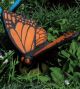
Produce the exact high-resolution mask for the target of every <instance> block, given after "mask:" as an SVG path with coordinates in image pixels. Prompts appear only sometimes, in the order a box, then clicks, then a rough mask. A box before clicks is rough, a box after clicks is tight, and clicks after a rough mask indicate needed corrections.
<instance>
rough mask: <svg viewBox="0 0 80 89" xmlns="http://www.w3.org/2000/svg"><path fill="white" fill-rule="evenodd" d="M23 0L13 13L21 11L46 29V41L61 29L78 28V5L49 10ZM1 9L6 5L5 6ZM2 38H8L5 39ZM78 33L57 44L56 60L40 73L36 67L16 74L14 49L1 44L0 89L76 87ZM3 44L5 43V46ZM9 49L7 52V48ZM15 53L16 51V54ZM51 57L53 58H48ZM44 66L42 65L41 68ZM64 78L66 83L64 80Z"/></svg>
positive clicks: (1, 31)
mask: <svg viewBox="0 0 80 89" xmlns="http://www.w3.org/2000/svg"><path fill="white" fill-rule="evenodd" d="M24 4H25V3H23V4H22V5H21V6H20V7H19V8H18V10H17V11H16V12H17V13H24V14H25V15H26V17H27V18H32V19H34V20H35V21H36V22H37V23H38V25H39V26H42V27H43V28H45V29H46V31H47V32H48V40H49V41H50V42H51V41H53V40H55V39H56V38H58V37H59V36H60V35H61V34H62V33H63V32H67V31H80V8H79V7H73V8H70V7H68V9H66V8H64V6H60V5H59V6H58V7H56V6H54V7H53V8H52V7H51V9H47V7H44V8H43V7H42V6H41V5H40V4H39V3H37V2H33V3H28V4H25V5H24ZM1 5H2V4H1ZM4 8H7V6H5V7H4ZM0 34H4V36H5V32H4V29H3V25H2V23H1V22H0ZM2 36H3V35H2ZM6 40H9V39H8V38H7V39H6ZM79 41H80V36H78V37H77V38H76V39H74V40H73V41H71V42H69V43H67V44H65V45H62V46H60V47H58V49H59V51H58V53H57V58H56V62H57V64H58V65H56V62H53V63H52V64H53V65H54V66H50V67H49V72H48V71H47V73H46V74H45V73H42V72H40V70H39V67H37V68H36V69H32V70H31V71H30V72H29V73H27V72H26V69H24V70H25V72H24V73H22V74H18V73H17V72H19V71H18V70H17V71H16V65H17V64H18V63H19V61H18V59H19V58H18V56H17V58H16V57H14V55H15V54H16V52H15V50H14V49H13V48H12V50H10V49H8V50H7V47H8V45H10V43H9V44H8V42H7V43H5V44H3V41H0V44H1V46H2V48H1V53H2V54H1V55H2V57H1V58H0V89H40V88H41V89H79V88H80V51H79V50H80V43H79ZM5 45H7V46H5ZM9 50H10V51H9ZM17 55H18V54H17ZM52 60H53V59H52ZM44 67H45V66H44V65H43V68H44ZM66 81H67V82H66Z"/></svg>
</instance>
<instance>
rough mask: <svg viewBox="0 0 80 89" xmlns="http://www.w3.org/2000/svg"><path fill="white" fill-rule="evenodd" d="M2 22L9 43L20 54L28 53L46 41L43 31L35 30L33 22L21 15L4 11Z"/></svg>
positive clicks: (40, 29)
mask: <svg viewBox="0 0 80 89" xmlns="http://www.w3.org/2000/svg"><path fill="white" fill-rule="evenodd" d="M3 21H4V24H5V28H6V30H7V32H8V34H9V37H10V39H11V41H12V42H13V44H14V45H15V46H16V47H17V48H18V49H19V51H20V52H21V53H22V54H27V53H30V52H31V51H33V50H34V49H35V47H36V46H38V45H40V44H42V43H44V42H45V41H46V40H47V34H46V31H45V30H44V29H42V28H36V26H35V22H34V21H31V20H27V19H26V18H25V17H22V16H21V15H17V14H15V13H10V12H8V11H4V12H3Z"/></svg>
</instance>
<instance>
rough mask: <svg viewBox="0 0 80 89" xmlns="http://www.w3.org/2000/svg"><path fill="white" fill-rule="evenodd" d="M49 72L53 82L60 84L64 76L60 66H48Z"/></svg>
mask: <svg viewBox="0 0 80 89" xmlns="http://www.w3.org/2000/svg"><path fill="white" fill-rule="evenodd" d="M50 70H51V71H52V72H51V76H52V80H54V82H56V83H58V84H61V83H63V81H64V76H63V75H62V71H61V69H60V68H57V67H54V68H50Z"/></svg>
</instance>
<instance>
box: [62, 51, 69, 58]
mask: <svg viewBox="0 0 80 89" xmlns="http://www.w3.org/2000/svg"><path fill="white" fill-rule="evenodd" d="M61 54H62V55H63V56H64V57H65V58H69V57H70V54H69V53H67V52H66V51H64V50H62V51H61Z"/></svg>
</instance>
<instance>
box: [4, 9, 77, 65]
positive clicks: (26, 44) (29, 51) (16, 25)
mask: <svg viewBox="0 0 80 89" xmlns="http://www.w3.org/2000/svg"><path fill="white" fill-rule="evenodd" d="M3 22H4V25H5V28H6V31H7V33H8V35H9V37H10V39H11V41H12V43H13V44H14V45H15V47H16V48H17V49H18V50H19V52H20V53H21V54H22V57H21V61H22V62H25V63H26V64H30V63H31V60H32V59H33V57H36V56H37V55H39V54H42V53H44V52H45V51H48V50H49V49H51V48H53V47H55V46H57V45H59V44H61V43H62V42H65V41H68V40H71V39H72V38H74V37H76V36H77V35H78V34H79V33H78V32H75V31H74V32H67V33H65V34H63V35H62V36H60V37H59V38H57V39H56V40H54V41H53V42H48V36H47V32H46V30H45V29H43V28H42V27H38V26H37V25H36V23H35V21H33V20H28V19H26V17H23V16H21V15H17V14H16V13H13V12H8V11H7V10H4V11H3Z"/></svg>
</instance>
